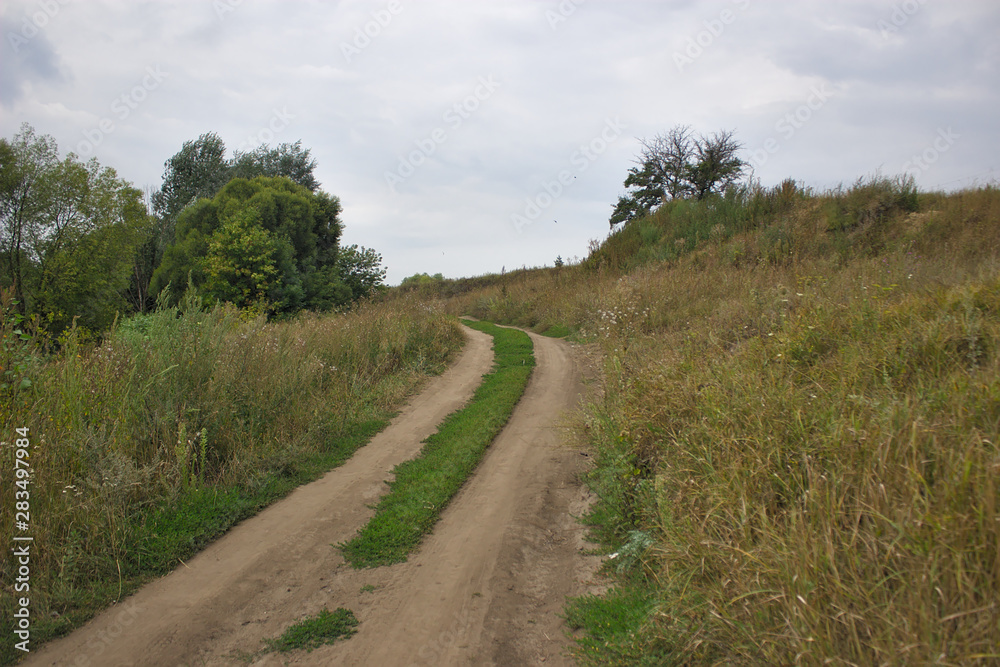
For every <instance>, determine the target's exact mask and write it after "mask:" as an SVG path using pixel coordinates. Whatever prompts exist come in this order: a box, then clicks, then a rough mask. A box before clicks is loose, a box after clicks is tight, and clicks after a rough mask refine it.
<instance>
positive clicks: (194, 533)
mask: <svg viewBox="0 0 1000 667" xmlns="http://www.w3.org/2000/svg"><path fill="white" fill-rule="evenodd" d="M462 340H463V338H462V334H461V331H460V328H459V325H458V324H457V323H456V322H455V320H454V319H453V318H450V317H448V316H445V315H443V314H442V313H440V312H438V311H434V310H433V309H429V308H427V307H426V306H425V305H423V304H420V303H417V302H416V301H414V300H412V299H400V300H396V301H394V302H393V303H392V304H391V306H390V305H385V304H382V305H377V304H376V305H368V306H365V307H363V308H360V309H358V310H356V311H353V312H351V313H347V314H343V315H336V316H315V315H304V316H302V317H300V318H299V319H297V320H295V321H293V322H286V323H275V324H271V323H267V322H266V321H265V320H264V319H262V318H258V319H252V320H250V321H246V320H245V319H244V318H243V317H241V313H240V312H239V311H237V310H234V309H229V308H216V309H213V310H209V311H205V310H203V309H202V308H200V307H199V304H198V303H197V302H195V301H191V300H187V301H184V302H183V303H182V304H181V305H180V306H179V307H178V308H167V309H164V310H161V311H159V312H157V313H155V314H152V315H147V316H141V317H136V318H134V319H131V320H128V321H126V322H123V323H121V324H120V325H119V326H117V327H116V328H115V329H114V330H113V331H112V332H110V334H108V335H107V336H106V338H105V340H104V342H103V343H102V344H101V345H100V346H98V347H95V348H90V349H85V348H84V347H83V346H81V345H79V344H78V343H77V340H76V337H75V336H74V335H72V334H71V335H70V336H69V337H68V339H67V340H66V342H65V345H64V347H63V349H62V351H61V353H60V354H59V355H58V356H57V357H55V358H53V359H51V360H50V361H48V362H47V363H45V364H44V365H38V364H35V367H34V369H33V370H32V371H31V372H30V373H29V374H30V376H31V377H30V379H31V382H32V384H31V386H30V387H29V388H27V389H17V390H8V391H5V392H3V393H2V394H0V402H2V407H3V410H2V418H0V434H2V436H3V440H4V441H5V445H4V447H3V448H2V451H0V466H3V470H5V471H13V469H14V465H13V448H12V447H11V446H10V444H12V443H13V439H14V437H15V435H14V429H15V428H18V427H27V428H29V429H30V434H31V440H32V443H33V448H32V450H31V452H30V461H31V466H32V469H33V477H32V485H31V487H30V488H31V531H30V534H31V535H33V536H34V539H35V542H34V544H35V545H36V546H35V553H34V555H33V559H32V575H31V576H32V579H31V593H32V594H31V610H32V614H33V619H34V624H35V625H34V629H35V634H34V635H33V636H34V637H35V638H36V641H37V640H38V639H42V638H44V637H45V636H51V635H52V634H58V633H61V632H64V631H65V630H66V629H67V628H68V627H70V626H71V625H72V624H74V623H77V622H79V621H80V620H82V619H83V618H85V617H86V616H87V615H89V614H91V613H93V611H94V610H95V608H96V607H99V606H100V604H106V603H107V602H110V601H112V600H114V599H115V598H117V597H118V596H119V595H121V594H122V592H123V591H125V592H127V590H128V589H129V588H130V587H134V586H135V585H137V584H138V583H139V582H141V580H143V578H145V577H148V576H150V575H152V574H156V573H159V572H162V571H164V570H166V569H169V568H170V567H172V566H174V565H176V564H177V562H178V561H177V559H178V558H182V557H186V555H187V554H188V553H190V552H191V551H192V550H194V549H195V548H197V547H198V546H200V545H202V544H204V543H205V542H207V541H209V540H210V539H212V538H214V537H215V536H216V535H217V534H219V533H220V532H222V531H224V530H225V529H226V528H228V526H229V525H231V524H232V523H233V522H235V521H237V520H239V519H240V518H243V517H244V516H247V515H248V514H250V513H252V512H253V511H256V509H258V508H259V507H260V506H262V505H263V504H266V503H267V502H269V501H270V500H273V499H274V498H275V497H277V496H279V495H281V494H283V493H285V492H287V491H288V490H289V489H290V488H291V486H293V485H294V484H295V483H299V482H301V481H304V480H306V479H309V478H312V477H315V476H317V475H318V474H320V473H321V472H322V471H323V470H325V469H327V468H329V467H330V466H332V465H336V464H337V463H338V462H340V461H342V460H344V459H345V458H346V457H348V456H350V454H351V452H353V451H354V449H355V448H356V447H358V446H360V445H361V444H363V443H364V441H365V439H366V438H367V437H370V436H371V435H372V434H373V433H374V431H376V430H378V429H379V428H380V427H381V426H382V425H383V424H384V423H385V421H386V419H387V418H388V417H389V416H390V415H391V414H392V412H393V411H394V410H395V409H396V406H398V405H399V404H400V402H401V400H402V399H403V398H404V397H405V396H406V395H407V394H408V393H409V392H411V391H412V390H413V389H414V387H415V385H416V384H417V383H418V382H419V381H420V380H421V379H422V378H423V377H425V376H426V375H427V374H428V373H436V372H439V371H440V370H441V369H442V368H443V365H444V364H445V363H446V361H447V360H448V359H449V357H450V355H451V354H452V353H453V352H454V351H455V350H456V349H457V348H458V347H459V346H460V345H461V342H462ZM8 443H10V444H8ZM4 479H8V477H7V474H6V473H4ZM0 493H2V494H3V498H4V502H3V505H2V510H0V525H2V527H3V534H4V535H8V536H9V535H10V534H11V532H12V529H13V521H14V516H13V503H12V502H8V500H12V498H13V489H12V484H8V483H5V484H4V488H3V489H2V490H0ZM13 567H14V564H13V562H12V559H9V558H4V559H0V568H2V570H3V575H4V580H5V581H11V580H12V579H11V577H10V575H11V574H12V571H13V570H12V568H13ZM12 604H13V602H12V591H11V590H10V589H7V590H5V591H4V596H3V608H4V616H5V617H7V618H9V617H10V616H9V615H8V611H9V610H12V609H13V607H12ZM4 646H5V647H9V646H10V642H5V643H4ZM5 650H6V649H5ZM11 655H12V654H11ZM11 655H5V656H4V658H5V659H10V658H11Z"/></svg>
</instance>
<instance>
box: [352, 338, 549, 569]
mask: <svg viewBox="0 0 1000 667" xmlns="http://www.w3.org/2000/svg"><path fill="white" fill-rule="evenodd" d="M463 323H464V324H465V325H466V326H468V327H470V328H472V329H476V330H477V331H482V332H484V333H487V334H489V335H491V336H493V352H494V355H495V357H494V366H493V370H492V371H491V372H490V373H488V374H486V375H484V376H483V382H482V384H480V385H479V388H478V389H476V392H475V394H473V397H472V400H471V401H470V402H469V403H468V404H467V405H466V406H465V407H464V408H462V409H460V410H458V411H456V412H453V413H452V414H450V415H449V416H448V417H447V418H445V420H444V421H443V422H442V423H441V425H440V427H438V431H437V433H435V434H434V435H432V436H430V437H429V438H427V440H425V443H426V444H425V445H424V448H423V450H421V452H420V455H419V456H417V457H416V458H415V459H412V460H410V461H405V462H403V463H401V464H399V465H398V466H396V468H395V469H394V470H393V473H394V474H395V477H396V479H395V481H393V482H391V483H390V487H391V491H390V492H389V494H388V495H386V496H384V497H383V498H382V500H381V501H380V502H379V504H378V506H377V507H376V509H375V516H374V517H372V519H371V520H370V521H369V522H368V523H367V524H366V525H365V526H364V528H362V529H361V530H360V531H359V532H358V534H357V535H356V536H355V537H353V538H352V539H350V540H349V541H347V542H344V543H342V544H340V545H339V546H340V548H341V550H342V551H343V553H344V558H346V559H347V561H348V562H349V563H350V564H351V565H352V566H354V567H355V568H364V567H378V566H380V565H390V564H393V563H401V562H403V561H405V560H406V558H407V556H408V554H409V553H410V552H411V551H413V550H414V549H415V548H416V547H417V545H418V544H420V541H421V539H423V536H424V535H426V534H427V533H429V532H430V530H431V528H433V526H434V524H435V523H436V522H437V520H438V518H439V517H440V515H441V511H442V510H443V509H444V507H445V506H446V505H447V504H448V501H450V500H451V498H452V496H454V495H455V494H456V493H457V492H458V490H459V489H460V488H461V487H462V485H463V484H464V483H465V481H466V479H468V477H469V476H470V475H471V474H472V472H473V471H474V470H475V469H476V466H477V465H478V464H479V462H480V460H482V457H483V455H484V453H485V452H486V448H487V447H488V446H489V444H490V443H491V442H493V439H494V438H495V437H496V436H497V435H498V434H499V433H500V431H501V430H502V429H503V427H504V425H506V423H507V420H508V419H510V415H511V413H512V412H513V411H514V406H515V405H517V402H518V401H519V400H520V399H521V396H522V395H523V394H524V390H525V387H527V385H528V379H529V378H530V376H531V371H532V369H533V368H534V366H535V358H534V353H533V346H532V343H531V339H530V338H529V337H528V335H527V334H525V333H524V332H523V331H518V330H516V329H506V328H503V327H498V326H496V325H495V324H492V323H489V322H471V321H469V320H463Z"/></svg>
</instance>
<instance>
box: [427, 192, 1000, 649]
mask: <svg viewBox="0 0 1000 667" xmlns="http://www.w3.org/2000/svg"><path fill="white" fill-rule="evenodd" d="M779 190H780V191H779ZM998 248H1000V192H998V191H997V189H996V188H994V187H986V188H982V189H979V190H973V191H964V192H959V193H954V194H950V195H944V194H941V193H917V192H916V191H915V189H913V188H912V183H910V182H908V181H906V180H900V179H886V178H881V177H873V178H870V179H863V180H861V181H858V182H857V183H855V184H854V185H852V186H850V187H848V188H840V189H837V190H835V191H832V192H827V193H822V194H815V193H811V192H803V191H802V190H801V189H798V188H792V187H791V186H790V185H787V184H786V185H785V186H783V187H782V188H780V189H776V190H774V191H771V192H770V193H767V192H763V191H757V192H756V193H755V192H753V191H748V192H747V193H744V195H740V197H735V196H732V197H731V201H729V202H727V201H725V200H718V199H717V200H714V201H709V202H704V203H700V204H699V203H693V202H677V203H675V204H673V205H671V206H668V207H664V209H661V210H660V211H659V212H658V213H657V214H655V215H654V216H652V217H651V218H648V219H646V220H642V221H635V222H633V223H630V224H629V225H628V226H626V227H625V228H624V229H622V230H620V231H618V232H616V233H615V234H612V235H611V236H610V237H609V239H608V240H607V241H605V243H604V244H603V245H602V246H601V247H600V248H598V249H596V250H595V251H594V252H593V253H592V254H591V256H590V257H589V258H588V259H587V260H586V261H585V262H584V263H583V265H582V266H579V267H565V268H562V269H558V270H549V271H539V272H534V273H526V274H523V275H518V276H515V277H507V276H505V277H496V278H495V279H494V283H493V284H492V285H487V286H481V287H479V288H478V289H475V290H470V291H468V292H466V293H464V294H461V295H458V296H455V297H454V298H453V299H452V300H451V301H450V302H449V304H448V306H447V307H448V308H449V309H454V310H456V311H458V310H463V311H468V312H471V313H472V314H474V315H476V316H478V317H483V318H490V319H496V320H499V321H504V322H511V323H518V324H522V325H526V326H533V327H536V328H537V329H539V330H542V329H545V328H547V327H551V326H554V325H555V326H557V325H563V326H566V327H568V328H570V329H572V330H573V331H575V332H576V336H577V337H578V338H580V339H582V340H588V341H593V342H594V343H596V344H597V345H598V346H599V347H600V349H601V350H602V351H603V356H604V367H603V392H602V394H601V397H600V399H599V400H596V401H595V402H594V403H593V404H591V405H589V406H587V409H586V410H585V412H584V417H583V418H582V419H581V423H580V426H579V438H580V439H581V440H584V441H586V442H589V443H590V444H591V446H592V447H593V448H594V454H595V456H594V459H595V462H596V465H595V467H594V469H593V471H592V473H591V474H590V480H589V481H590V484H591V486H592V487H593V488H594V490H595V491H596V492H597V495H598V497H599V500H598V502H597V504H596V505H595V507H594V508H593V511H592V512H591V514H590V517H589V521H590V522H591V524H592V525H593V529H594V532H595V536H597V537H598V538H600V539H601V540H603V541H604V542H605V543H606V545H607V546H606V548H607V550H608V552H609V553H610V552H615V553H616V554H617V555H616V557H615V558H614V559H609V560H608V564H607V567H606V570H607V572H608V573H609V574H610V575H613V576H614V577H615V581H616V582H617V586H616V588H615V589H614V590H613V591H612V592H610V593H608V594H606V595H605V596H602V597H585V598H581V599H579V600H577V601H575V602H573V603H572V604H571V605H570V607H569V610H568V611H569V616H568V618H569V619H570V621H571V623H573V624H576V625H578V626H580V627H582V628H584V629H585V631H586V634H585V636H584V638H583V639H581V641H580V650H579V653H578V657H579V658H580V659H581V661H583V662H584V663H587V664H651V665H652V664H753V665H756V664H796V663H802V664H845V665H846V664H858V665H867V664H929V663H936V662H939V663H941V664H995V663H996V662H997V661H1000V602H998V600H1000V515H998V514H997V507H998V504H1000V491H998V482H997V480H998V474H1000V447H998V445H1000V354H998V341H1000V261H998V259H1000V258H998V255H997V253H998Z"/></svg>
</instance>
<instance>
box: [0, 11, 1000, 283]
mask: <svg viewBox="0 0 1000 667" xmlns="http://www.w3.org/2000/svg"><path fill="white" fill-rule="evenodd" d="M0 20H2V33H3V38H4V44H3V46H2V47H0V112H2V113H0V132H2V136H4V137H7V138H8V139H9V138H11V137H12V136H13V135H14V134H15V133H16V132H17V131H18V128H19V127H20V125H21V123H22V122H28V123H30V124H31V125H32V126H33V127H34V128H35V130H36V131H37V132H38V133H40V134H50V135H52V136H53V137H54V138H55V139H56V141H57V142H58V144H59V148H60V150H61V151H62V152H63V153H67V152H69V151H71V150H72V151H74V152H76V153H77V154H78V155H80V156H81V157H83V158H90V157H97V158H98V159H99V160H100V162H101V164H102V165H106V166H111V167H114V168H115V169H116V170H117V171H118V172H119V175H120V176H122V177H123V178H125V179H127V180H129V181H131V182H132V183H134V184H135V185H136V186H137V187H140V188H144V187H146V186H152V187H154V188H158V187H159V186H160V183H161V178H162V174H163V163H164V161H165V160H167V159H168V158H169V157H170V156H171V155H173V154H174V153H176V152H177V151H178V150H179V149H180V148H181V145H182V144H183V143H184V141H187V140H193V139H196V138H197V137H198V136H199V135H201V134H203V133H205V132H216V133H218V134H219V135H220V136H221V137H222V139H223V140H224V141H225V143H226V146H227V147H228V149H229V151H230V152H231V151H233V150H235V149H243V150H247V149H250V148H253V147H255V146H256V145H258V144H260V143H270V144H277V143H282V142H295V141H298V140H301V141H302V143H303V145H304V146H305V147H307V148H310V149H311V150H312V154H313V156H314V157H315V158H316V160H317V161H318V162H319V167H318V169H317V176H318V179H319V181H320V182H321V184H322V188H323V189H324V190H326V191H327V192H329V193H331V194H334V195H336V196H338V197H340V198H341V201H342V203H343V207H344V210H343V215H342V218H343V221H344V223H345V233H344V241H345V242H346V243H357V244H360V245H364V246H367V247H372V248H375V249H376V250H378V251H379V252H381V253H382V255H383V259H384V262H385V265H386V267H387V268H388V270H389V274H388V281H389V282H390V283H398V282H399V281H400V280H401V279H402V278H404V277H406V276H408V275H411V274H413V273H417V272H428V273H436V272H442V273H444V274H445V275H446V276H448V277H460V276H472V275H481V274H483V273H488V272H499V271H500V270H501V268H502V267H506V268H507V269H508V270H509V269H512V268H519V267H521V266H529V267H531V266H542V265H550V266H551V265H552V264H553V262H554V260H555V258H556V256H557V255H561V256H562V257H563V258H565V259H569V258H572V257H574V256H577V257H582V256H585V255H586V253H587V243H588V240H590V239H603V238H604V237H605V236H606V235H607V233H608V217H609V216H610V214H611V210H612V205H613V204H614V202H615V201H616V200H617V197H618V195H619V194H620V193H622V192H623V191H624V189H623V185H622V181H623V180H624V178H625V176H626V174H627V170H628V168H629V167H630V166H631V165H632V160H633V159H634V158H635V156H636V154H637V152H638V150H639V139H641V138H648V137H652V136H653V135H654V134H656V133H658V132H664V131H666V130H668V129H670V128H671V127H673V126H675V125H679V124H687V125H690V126H691V127H692V128H693V129H694V130H695V131H696V132H704V133H711V132H713V131H716V130H720V129H727V130H733V131H735V134H736V138H737V139H738V140H739V141H741V142H742V143H743V144H744V146H745V147H746V150H745V151H744V154H743V157H744V158H745V159H747V160H749V161H750V162H751V164H753V165H754V168H755V174H756V176H757V177H759V178H760V180H761V181H762V182H763V183H764V184H765V185H773V184H776V183H778V182H780V181H781V180H783V179H784V178H786V177H792V178H794V179H796V180H797V181H799V182H800V183H803V184H805V185H808V186H812V187H816V188H820V189H823V188H828V187H833V186H836V185H837V184H838V183H841V182H843V183H850V182H852V181H854V180H855V179H857V178H858V177H860V176H865V175H868V174H872V173H874V172H875V171H876V170H880V171H881V172H882V173H883V174H887V175H894V174H900V173H910V174H912V175H913V176H914V177H915V178H916V180H917V182H918V184H919V185H920V186H921V187H922V188H925V189H945V190H952V189H956V188H961V187H968V186H972V185H976V184H983V183H987V182H994V183H995V182H996V181H997V180H998V176H1000V173H998V170H997V167H998V159H997V156H998V153H1000V123H998V121H997V118H998V115H1000V114H998V112H1000V3H998V2H996V0H977V1H965V2H962V1H950V2H946V1H945V0H925V1H923V2H921V1H920V0H905V1H898V0H897V1H895V2H892V1H889V2H867V1H858V2H831V1H829V0H826V1H823V2H819V1H816V2H794V3H793V2H776V1H770V2H765V1H764V0H733V1H728V2H699V1H695V0H687V1H677V2H612V1H611V0H585V1H583V0H575V1H574V0H563V1H562V2H558V1H556V0H553V1H549V2H535V1H517V0H515V1H510V0H505V1H503V2H501V1H499V0H497V1H495V2H485V1H470V0H465V1H462V2H459V1H458V0H454V1H444V0H439V1H428V2H425V1H417V0H392V1H388V2H386V1H381V0H377V1H374V2H365V1H344V2H305V1H295V0H286V1H284V2H277V1H270V0H214V1H212V0H199V1H194V0H191V1H185V2H180V1H178V2H166V1H153V2H136V1H129V2H125V1H121V2H95V1H92V0H79V1H77V0H64V1H62V2H60V0H38V1H34V2H22V1H18V0H15V1H11V0H3V2H2V4H0Z"/></svg>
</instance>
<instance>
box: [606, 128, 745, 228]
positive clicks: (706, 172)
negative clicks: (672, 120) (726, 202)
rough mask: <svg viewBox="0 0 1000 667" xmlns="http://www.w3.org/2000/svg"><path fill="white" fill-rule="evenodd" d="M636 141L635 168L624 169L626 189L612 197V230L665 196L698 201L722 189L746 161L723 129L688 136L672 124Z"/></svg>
mask: <svg viewBox="0 0 1000 667" xmlns="http://www.w3.org/2000/svg"><path fill="white" fill-rule="evenodd" d="M641 144H642V152H641V153H640V155H639V159H638V160H637V161H636V162H637V163H638V164H639V167H631V168H630V169H629V171H628V176H627V177H626V179H625V187H626V188H627V189H628V191H627V193H626V194H625V195H621V196H619V197H618V202H617V203H616V204H615V206H614V210H613V211H612V213H611V218H610V220H609V223H610V225H611V227H612V228H614V227H615V225H618V224H620V223H624V222H628V221H630V220H634V219H637V218H641V217H644V216H646V215H648V214H649V213H650V212H651V211H652V210H653V209H654V208H655V207H656V206H659V205H660V204H664V203H666V202H668V201H670V200H671V199H680V198H685V197H693V198H695V199H704V198H705V197H707V196H709V195H711V194H715V193H719V192H722V191H723V190H725V189H726V188H727V187H729V186H730V185H732V184H733V183H735V182H737V181H738V180H739V179H740V177H741V176H742V174H743V171H744V170H745V169H746V165H747V163H746V162H744V161H743V160H742V159H741V158H740V157H739V155H738V154H739V151H740V150H742V148H743V146H742V144H740V143H739V142H738V141H736V139H735V138H734V136H733V133H732V132H729V131H726V130H723V131H720V132H716V133H715V134H712V135H710V136H706V135H698V136H694V135H693V134H692V133H691V128H690V127H688V126H686V125H678V126H676V127H674V128H672V129H671V130H670V131H669V132H667V133H666V134H659V135H656V136H655V137H653V139H651V140H645V139H644V140H641Z"/></svg>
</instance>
